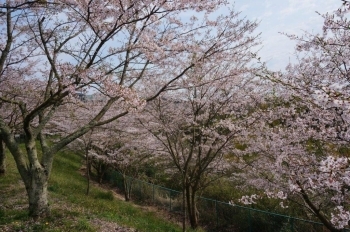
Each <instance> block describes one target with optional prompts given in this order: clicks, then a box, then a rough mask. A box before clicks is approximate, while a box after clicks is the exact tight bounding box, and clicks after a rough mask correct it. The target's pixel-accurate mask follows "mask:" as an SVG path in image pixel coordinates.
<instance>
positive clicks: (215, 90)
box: [140, 40, 260, 228]
mask: <svg viewBox="0 0 350 232" xmlns="http://www.w3.org/2000/svg"><path fill="white" fill-rule="evenodd" d="M240 42H242V41H240V40H238V41H237V43H238V45H237V44H235V45H233V46H232V47H231V49H232V54H234V55H232V56H222V57H221V60H220V61H216V62H215V63H211V64H208V65H206V66H201V67H198V66H197V67H194V68H193V69H191V70H190V72H188V74H187V75H186V78H185V81H186V82H187V83H186V86H188V87H186V88H181V89H179V90H173V91H168V92H167V93H164V94H162V95H161V97H160V98H158V99H157V100H155V101H153V102H152V103H151V104H149V105H147V107H146V108H145V111H146V112H147V113H148V115H143V117H141V118H140V122H141V123H142V125H143V126H144V127H145V128H147V129H148V130H149V131H150V132H151V133H152V135H153V136H154V137H155V138H156V140H157V141H158V142H157V143H155V144H154V143H153V144H151V145H150V146H152V147H153V148H155V151H154V152H156V153H159V154H163V155H164V156H165V157H168V159H169V160H170V162H171V163H172V165H173V169H175V171H176V173H177V175H179V176H181V182H182V183H181V185H182V188H183V194H184V196H183V201H184V202H183V205H185V204H186V205H187V211H188V219H189V221H190V223H191V227H192V228H196V227H197V226H198V223H199V221H198V220H199V215H198V210H197V205H196V201H197V196H198V194H199V193H200V191H202V190H204V189H205V188H206V187H207V186H208V185H210V183H212V182H213V181H214V180H216V179H217V178H220V177H222V176H224V175H227V174H228V172H229V170H230V167H231V166H230V165H229V163H228V158H229V155H232V151H233V150H234V149H235V143H234V139H235V138H236V137H237V136H239V135H240V134H244V133H245V130H246V127H250V126H252V124H254V122H255V120H256V118H257V117H259V114H258V113H256V112H255V113H251V112H250V110H249V109H250V108H251V107H253V108H254V107H255V106H256V105H257V103H258V99H260V98H259V97H257V96H258V95H259V94H258V93H259V91H258V88H259V87H258V85H256V84H255V83H254V77H255V76H254V75H252V73H253V71H256V70H255V69H254V68H253V67H250V66H249V62H250V61H251V60H252V54H251V52H249V50H246V49H242V48H245V47H246V46H248V47H250V46H252V45H254V42H253V41H249V42H247V41H246V40H243V43H242V44H241V43H240ZM234 51H236V52H234ZM155 142H156V141H155Z"/></svg>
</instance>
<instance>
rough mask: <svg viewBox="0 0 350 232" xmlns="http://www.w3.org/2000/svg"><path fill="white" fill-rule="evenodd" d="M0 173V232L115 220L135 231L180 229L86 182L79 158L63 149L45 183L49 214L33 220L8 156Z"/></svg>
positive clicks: (93, 227)
mask: <svg viewBox="0 0 350 232" xmlns="http://www.w3.org/2000/svg"><path fill="white" fill-rule="evenodd" d="M7 165H8V166H7V173H6V175H5V176H0V231H100V230H101V229H102V228H99V226H100V223H96V222H95V223H94V221H96V220H97V221H98V222H101V221H103V222H106V223H109V224H110V223H113V222H115V223H117V224H118V225H120V226H124V227H129V228H134V229H135V230H136V231H147V232H150V231H166V232H170V231H181V227H180V226H179V225H177V224H175V223H172V222H169V220H167V219H165V218H161V217H160V216H159V213H158V214H157V213H156V212H151V211H147V210H144V209H141V208H140V207H138V206H135V205H134V204H132V203H130V202H124V201H122V200H119V199H118V198H116V197H115V196H114V193H113V192H112V191H111V190H106V189H103V188H100V187H98V186H97V185H90V193H89V195H86V194H85V193H86V187H87V182H86V179H85V177H83V176H82V175H81V173H79V169H80V168H81V166H82V159H81V157H79V156H77V155H74V154H71V153H70V152H67V151H64V152H60V153H58V154H57V155H56V157H55V161H54V164H53V169H52V173H51V177H50V181H49V185H48V190H49V201H50V206H51V216H50V217H49V218H44V219H39V220H37V221H35V222H34V221H33V220H32V219H31V218H29V217H28V216H27V215H28V211H27V207H28V206H27V196H26V193H25V188H24V185H23V183H22V181H21V178H20V176H19V174H18V171H17V169H16V167H15V163H14V160H13V158H12V156H10V155H9V154H7Z"/></svg>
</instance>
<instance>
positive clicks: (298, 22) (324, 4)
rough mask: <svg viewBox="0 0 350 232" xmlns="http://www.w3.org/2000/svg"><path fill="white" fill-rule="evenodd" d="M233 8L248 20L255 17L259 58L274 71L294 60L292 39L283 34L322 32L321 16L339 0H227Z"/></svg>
mask: <svg viewBox="0 0 350 232" xmlns="http://www.w3.org/2000/svg"><path fill="white" fill-rule="evenodd" d="M230 1H231V2H232V4H234V6H235V9H236V10H238V11H241V12H242V13H241V15H242V16H246V17H247V19H249V20H255V19H256V20H258V21H260V25H259V27H258V29H257V31H258V32H261V33H262V34H261V40H262V48H261V50H260V52H259V55H260V57H261V60H263V61H265V62H266V64H267V66H268V68H270V69H271V70H273V71H278V70H283V69H284V68H285V67H286V66H287V64H288V63H289V61H291V62H293V57H294V55H293V54H294V46H295V41H291V40H290V39H289V38H288V37H286V36H285V35H282V34H280V32H284V33H287V34H295V35H302V34H304V31H307V32H311V33H322V26H323V19H322V17H321V16H320V15H318V14H317V13H316V11H317V12H319V13H321V14H324V13H327V12H334V11H335V10H337V9H338V8H340V7H341V5H342V1H341V0H282V1H281V0H230Z"/></svg>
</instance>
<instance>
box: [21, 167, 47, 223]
mask: <svg viewBox="0 0 350 232" xmlns="http://www.w3.org/2000/svg"><path fill="white" fill-rule="evenodd" d="M47 182H48V172H47V170H46V169H45V168H42V167H34V168H32V169H31V172H30V177H29V183H27V184H26V190H27V194H28V200H29V216H31V217H33V218H34V219H38V218H41V217H47V216H49V215H50V207H49V203H48V200H47Z"/></svg>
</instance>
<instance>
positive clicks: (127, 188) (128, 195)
mask: <svg viewBox="0 0 350 232" xmlns="http://www.w3.org/2000/svg"><path fill="white" fill-rule="evenodd" d="M123 184H124V197H125V201H130V199H131V182H129V183H128V181H127V179H126V176H125V175H123Z"/></svg>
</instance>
